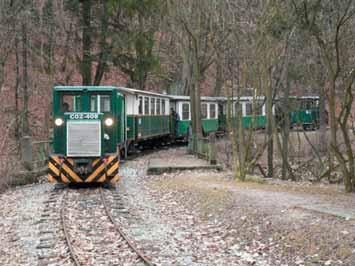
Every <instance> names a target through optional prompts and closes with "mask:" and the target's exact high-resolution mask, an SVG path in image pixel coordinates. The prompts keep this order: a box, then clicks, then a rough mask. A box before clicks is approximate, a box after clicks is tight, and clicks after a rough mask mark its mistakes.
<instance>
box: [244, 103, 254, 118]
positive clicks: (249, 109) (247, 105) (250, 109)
mask: <svg viewBox="0 0 355 266" xmlns="http://www.w3.org/2000/svg"><path fill="white" fill-rule="evenodd" d="M252 114H253V105H252V103H251V102H246V103H245V115H252Z"/></svg>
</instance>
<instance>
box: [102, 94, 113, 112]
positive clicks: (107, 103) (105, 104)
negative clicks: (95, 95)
mask: <svg viewBox="0 0 355 266" xmlns="http://www.w3.org/2000/svg"><path fill="white" fill-rule="evenodd" d="M100 112H102V113H106V112H111V97H110V96H109V95H100Z"/></svg>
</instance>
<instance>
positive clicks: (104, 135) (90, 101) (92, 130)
mask: <svg viewBox="0 0 355 266" xmlns="http://www.w3.org/2000/svg"><path fill="white" fill-rule="evenodd" d="M123 108H124V98H123V96H122V95H121V94H120V93H118V91H117V88H116V87H102V86H100V87H98V86H74V87H67V86H58V87H55V88H54V90H53V119H54V129H53V133H54V134H53V135H54V136H53V154H52V155H51V156H50V157H49V162H48V170H49V173H48V178H49V181H51V182H53V183H56V182H59V183H115V182H117V181H118V179H119V176H118V168H119V150H120V148H121V146H122V143H123V142H124V139H123V138H124V134H123V133H122V132H123V130H124V121H125V118H124V112H123Z"/></svg>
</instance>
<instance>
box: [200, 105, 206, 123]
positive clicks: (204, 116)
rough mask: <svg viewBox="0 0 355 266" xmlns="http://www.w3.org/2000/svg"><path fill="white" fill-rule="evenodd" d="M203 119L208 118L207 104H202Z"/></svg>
mask: <svg viewBox="0 0 355 266" xmlns="http://www.w3.org/2000/svg"><path fill="white" fill-rule="evenodd" d="M201 118H202V119H206V118H207V103H203V104H201Z"/></svg>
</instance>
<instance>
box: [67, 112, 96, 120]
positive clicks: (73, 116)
mask: <svg viewBox="0 0 355 266" xmlns="http://www.w3.org/2000/svg"><path fill="white" fill-rule="evenodd" d="M69 119H72V120H78V119H99V114H96V113H71V114H70V115H69Z"/></svg>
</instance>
